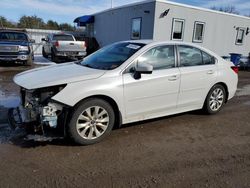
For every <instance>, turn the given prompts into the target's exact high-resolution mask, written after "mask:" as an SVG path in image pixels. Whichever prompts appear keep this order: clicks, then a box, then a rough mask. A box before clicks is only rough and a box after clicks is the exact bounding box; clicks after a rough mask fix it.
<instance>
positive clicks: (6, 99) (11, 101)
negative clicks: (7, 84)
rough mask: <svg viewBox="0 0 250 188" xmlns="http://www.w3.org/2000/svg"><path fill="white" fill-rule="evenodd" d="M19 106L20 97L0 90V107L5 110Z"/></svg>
mask: <svg viewBox="0 0 250 188" xmlns="http://www.w3.org/2000/svg"><path fill="white" fill-rule="evenodd" d="M19 104H20V97H19V96H18V95H16V94H14V93H11V94H7V93H5V92H3V91H1V90H0V106H3V107H5V108H12V107H16V106H18V105H19Z"/></svg>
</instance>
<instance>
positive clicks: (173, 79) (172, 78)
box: [168, 75, 178, 81]
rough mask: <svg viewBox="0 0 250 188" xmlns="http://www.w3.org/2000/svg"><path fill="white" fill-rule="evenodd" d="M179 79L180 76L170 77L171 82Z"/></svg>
mask: <svg viewBox="0 0 250 188" xmlns="http://www.w3.org/2000/svg"><path fill="white" fill-rule="evenodd" d="M177 79H178V76H177V75H173V76H170V77H169V78H168V80H169V81H175V80H177Z"/></svg>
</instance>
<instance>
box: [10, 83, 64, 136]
mask: <svg viewBox="0 0 250 188" xmlns="http://www.w3.org/2000/svg"><path fill="white" fill-rule="evenodd" d="M65 86H66V84H65V85H59V86H52V87H46V88H39V89H34V90H27V89H25V88H21V104H20V105H19V107H17V108H14V109H10V110H9V124H10V126H11V128H12V129H13V130H15V129H16V127H19V128H25V129H26V130H27V132H28V133H35V134H40V135H44V136H46V135H47V133H50V132H51V131H52V132H53V130H56V131H54V132H55V133H56V134H60V135H63V136H64V127H65V122H66V118H67V114H68V110H69V107H67V106H66V105H64V104H61V103H59V102H57V101H54V100H52V99H51V98H52V97H53V96H54V95H56V94H57V93H59V92H60V91H61V90H62V89H63V88H64V87H65ZM48 130H51V131H48Z"/></svg>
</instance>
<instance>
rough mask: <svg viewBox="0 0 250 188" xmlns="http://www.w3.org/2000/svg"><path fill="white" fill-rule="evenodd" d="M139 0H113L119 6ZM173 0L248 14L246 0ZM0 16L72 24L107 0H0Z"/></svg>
mask: <svg viewBox="0 0 250 188" xmlns="http://www.w3.org/2000/svg"><path fill="white" fill-rule="evenodd" d="M140 1H142V0H113V6H114V7H116V6H120V5H124V4H129V3H133V2H140ZM173 1H175V2H179V3H184V4H189V5H194V6H198V7H205V8H210V7H212V6H228V5H233V6H235V7H236V9H237V11H239V12H240V14H242V15H249V14H250V0H173ZM0 7H1V9H0V16H5V17H6V18H7V19H9V20H11V21H18V19H19V18H20V17H21V16H22V15H37V16H38V17H41V18H43V19H44V21H47V20H48V19H52V20H55V21H57V22H59V23H62V22H67V23H70V24H72V23H73V20H74V19H75V18H76V17H78V16H81V15H86V14H92V13H95V12H98V11H101V10H105V9H107V8H110V7H111V0H0Z"/></svg>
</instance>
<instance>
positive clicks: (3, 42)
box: [0, 29, 34, 65]
mask: <svg viewBox="0 0 250 188" xmlns="http://www.w3.org/2000/svg"><path fill="white" fill-rule="evenodd" d="M32 43H34V40H32V39H30V38H29V36H28V35H27V33H26V32H25V31H24V30H6V29H2V30H0V61H4V62H6V63H8V62H17V63H22V64H25V65H31V64H32V61H33V58H34V54H33V47H32Z"/></svg>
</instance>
